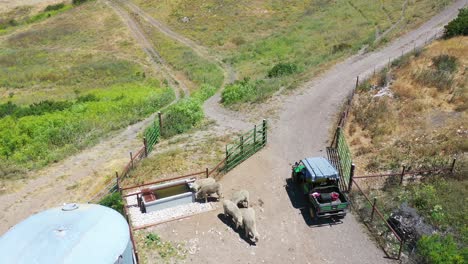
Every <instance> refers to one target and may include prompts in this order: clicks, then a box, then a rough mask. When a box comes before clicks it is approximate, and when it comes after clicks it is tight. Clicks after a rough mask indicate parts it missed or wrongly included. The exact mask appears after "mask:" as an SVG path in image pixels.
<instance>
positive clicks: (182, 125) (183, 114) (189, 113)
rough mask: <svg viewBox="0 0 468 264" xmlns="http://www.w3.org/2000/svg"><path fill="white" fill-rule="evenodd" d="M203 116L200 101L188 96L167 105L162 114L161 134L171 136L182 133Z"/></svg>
mask: <svg viewBox="0 0 468 264" xmlns="http://www.w3.org/2000/svg"><path fill="white" fill-rule="evenodd" d="M203 117H204V114H203V108H202V105H201V102H200V101H198V100H196V99H193V98H189V99H183V100H181V101H179V102H177V103H176V104H173V105H171V106H169V108H168V109H167V111H166V114H165V115H164V123H163V135H164V136H165V137H171V136H174V135H177V134H181V133H184V132H186V131H188V130H189V129H191V128H192V127H194V126H195V125H197V124H198V123H199V122H200V121H201V120H202V119H203Z"/></svg>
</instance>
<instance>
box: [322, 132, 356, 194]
mask: <svg viewBox="0 0 468 264" xmlns="http://www.w3.org/2000/svg"><path fill="white" fill-rule="evenodd" d="M334 143H335V144H334V146H332V147H329V148H327V154H328V159H329V160H330V162H331V163H332V164H333V165H334V166H335V167H336V169H337V170H338V172H339V173H340V178H341V180H340V188H341V189H342V190H348V186H349V181H350V178H351V165H352V163H353V162H352V157H351V151H350V150H349V146H348V143H346V139H345V135H344V133H343V130H342V129H341V128H340V127H338V128H337V129H336V134H335V139H334Z"/></svg>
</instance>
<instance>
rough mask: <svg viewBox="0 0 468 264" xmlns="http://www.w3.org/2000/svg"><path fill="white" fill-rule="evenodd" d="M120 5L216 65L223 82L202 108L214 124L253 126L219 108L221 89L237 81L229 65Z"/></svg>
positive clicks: (132, 7) (122, 0)
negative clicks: (221, 72) (222, 75)
mask: <svg viewBox="0 0 468 264" xmlns="http://www.w3.org/2000/svg"><path fill="white" fill-rule="evenodd" d="M118 1H119V2H120V3H123V4H125V5H126V6H127V7H128V8H129V9H130V10H131V11H132V12H134V13H135V14H137V15H139V16H140V17H142V18H143V19H144V20H145V21H146V22H148V23H149V24H150V25H151V26H153V27H155V28H156V29H158V30H159V31H161V32H162V33H164V34H165V35H166V36H168V37H170V38H172V39H174V40H176V41H178V42H180V43H182V44H183V45H185V46H187V47H189V48H191V49H192V50H193V51H194V52H195V53H196V54H197V55H198V56H200V57H202V58H205V59H209V60H211V61H213V62H214V63H216V64H217V65H218V66H219V67H220V68H221V70H222V71H223V74H224V82H223V85H222V87H221V88H220V89H219V91H218V93H216V94H215V95H214V96H212V97H211V98H210V99H208V100H207V101H206V102H205V104H204V106H203V108H204V112H205V115H206V116H207V117H208V118H210V119H213V120H215V121H216V123H217V124H218V125H219V126H220V127H223V128H226V129H230V130H241V131H242V130H245V129H249V128H250V127H252V126H253V124H251V123H249V122H246V121H245V120H244V119H243V118H242V116H241V115H239V114H238V113H236V112H234V111H231V110H229V109H226V108H224V107H222V106H221V104H220V102H221V92H222V90H223V88H224V87H225V86H226V85H227V84H230V83H232V82H234V81H235V80H236V79H237V76H236V72H235V71H234V69H233V68H232V66H231V65H230V64H227V63H225V62H223V61H222V60H221V59H220V58H219V57H218V56H216V55H215V54H213V52H212V51H210V50H208V49H207V48H206V47H203V46H201V45H199V44H197V43H196V42H194V41H193V40H191V39H188V38H186V37H184V36H182V35H180V34H179V33H177V32H175V31H173V30H172V29H170V28H169V27H167V26H166V25H164V24H163V23H161V22H160V21H158V20H156V19H154V18H153V17H151V16H150V15H148V14H147V13H146V12H144V11H143V10H142V9H141V8H139V7H138V6H137V5H135V4H134V3H132V2H131V1H129V0H118Z"/></svg>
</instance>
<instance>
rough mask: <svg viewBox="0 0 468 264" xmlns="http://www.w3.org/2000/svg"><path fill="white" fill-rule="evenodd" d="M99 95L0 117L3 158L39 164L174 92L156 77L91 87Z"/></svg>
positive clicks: (121, 123)
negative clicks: (157, 84)
mask: <svg viewBox="0 0 468 264" xmlns="http://www.w3.org/2000/svg"><path fill="white" fill-rule="evenodd" d="M89 93H90V94H93V95H94V96H95V98H96V100H91V101H84V102H83V101H82V100H81V101H80V100H75V101H73V102H72V105H71V106H70V107H68V108H67V109H64V110H57V111H51V112H46V113H44V114H42V115H28V116H22V117H15V116H6V117H4V118H2V119H0V135H1V137H0V138H1V140H0V143H1V144H0V160H2V162H8V163H11V164H13V165H21V166H25V167H28V168H38V167H41V166H44V165H47V164H48V163H50V162H54V161H57V160H60V159H62V158H63V157H65V156H67V155H69V154H71V153H74V152H76V151H77V150H79V149H81V148H83V147H85V146H87V145H89V144H91V143H94V141H95V140H96V139H98V138H99V137H102V136H104V135H106V134H107V133H108V132H110V131H112V130H115V129H119V128H122V127H126V126H128V125H130V124H132V123H134V122H136V121H138V120H140V119H141V118H142V117H145V116H147V115H149V114H150V113H153V112H154V111H156V110H157V109H159V108H161V107H163V106H165V105H167V104H168V103H170V102H171V101H172V100H174V98H175V96H174V93H173V91H172V90H171V89H170V88H157V87H155V86H154V83H151V82H147V83H146V84H139V85H137V84H127V85H116V86H113V87H111V88H108V89H106V90H102V89H96V90H94V91H90V92H89Z"/></svg>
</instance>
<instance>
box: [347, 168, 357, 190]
mask: <svg viewBox="0 0 468 264" xmlns="http://www.w3.org/2000/svg"><path fill="white" fill-rule="evenodd" d="M355 167H356V166H355V165H354V163H353V164H351V171H350V172H349V182H348V192H351V188H352V187H353V177H354V168H355Z"/></svg>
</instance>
